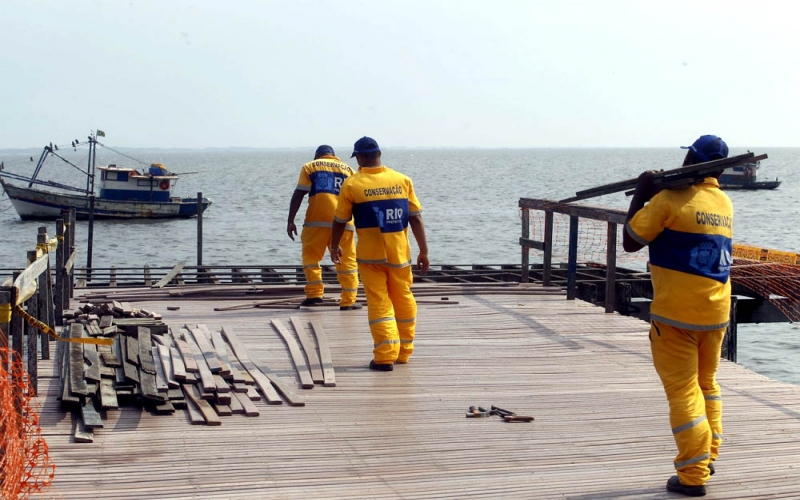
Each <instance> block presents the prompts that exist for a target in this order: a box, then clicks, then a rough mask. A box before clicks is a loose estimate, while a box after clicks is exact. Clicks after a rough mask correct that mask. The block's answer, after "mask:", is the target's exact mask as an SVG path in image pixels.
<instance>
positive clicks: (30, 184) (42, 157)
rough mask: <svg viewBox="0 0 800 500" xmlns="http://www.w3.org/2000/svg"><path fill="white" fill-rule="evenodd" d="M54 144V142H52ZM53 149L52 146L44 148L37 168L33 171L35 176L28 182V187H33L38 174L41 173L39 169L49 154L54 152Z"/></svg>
mask: <svg viewBox="0 0 800 500" xmlns="http://www.w3.org/2000/svg"><path fill="white" fill-rule="evenodd" d="M50 144H52V143H50ZM52 152H53V150H52V149H50V146H45V147H44V150H42V156H40V157H39V163H37V164H36V170H34V171H33V177H31V181H30V182H29V183H28V189H30V188H32V187H33V181H35V180H36V176H37V175H39V171H40V170H41V169H42V166H43V165H44V161H45V160H46V159H47V155H48V154H50V153H52Z"/></svg>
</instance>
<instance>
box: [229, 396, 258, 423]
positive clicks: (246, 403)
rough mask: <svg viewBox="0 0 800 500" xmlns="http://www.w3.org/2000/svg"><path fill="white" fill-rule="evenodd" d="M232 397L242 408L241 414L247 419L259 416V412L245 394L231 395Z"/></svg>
mask: <svg viewBox="0 0 800 500" xmlns="http://www.w3.org/2000/svg"><path fill="white" fill-rule="evenodd" d="M233 397H234V398H235V399H236V400H237V401H238V402H239V406H240V407H241V408H242V412H243V413H244V414H245V416H247V417H257V416H259V415H261V412H260V411H258V408H256V405H254V404H253V402H252V401H251V400H250V398H248V397H247V394H240V393H238V392H234V393H233Z"/></svg>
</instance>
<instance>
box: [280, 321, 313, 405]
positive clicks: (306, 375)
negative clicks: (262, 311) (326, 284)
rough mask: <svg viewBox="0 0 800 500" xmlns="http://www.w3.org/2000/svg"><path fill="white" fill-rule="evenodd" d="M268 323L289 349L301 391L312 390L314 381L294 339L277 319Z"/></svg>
mask: <svg viewBox="0 0 800 500" xmlns="http://www.w3.org/2000/svg"><path fill="white" fill-rule="evenodd" d="M270 323H271V324H272V327H273V328H274V329H275V331H277V332H278V334H279V335H280V336H281V338H283V341H284V342H285V343H286V347H288V348H289V354H290V355H291V358H292V362H293V363H294V367H295V369H296V370H297V375H298V377H300V387H302V388H303V389H313V388H314V380H313V379H312V378H311V372H310V371H309V369H308V364H307V363H306V358H305V356H304V355H303V352H302V351H301V350H300V346H298V345H297V342H296V341H295V340H294V337H293V336H292V334H291V333H289V332H288V331H287V330H286V327H285V326H283V323H281V322H280V321H279V320H277V319H272V320H270Z"/></svg>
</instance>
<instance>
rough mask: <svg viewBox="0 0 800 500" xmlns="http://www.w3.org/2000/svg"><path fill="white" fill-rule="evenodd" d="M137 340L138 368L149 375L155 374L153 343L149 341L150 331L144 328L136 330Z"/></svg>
mask: <svg viewBox="0 0 800 500" xmlns="http://www.w3.org/2000/svg"><path fill="white" fill-rule="evenodd" d="M137 331H138V340H139V367H140V368H141V369H142V371H145V372H147V373H149V374H151V375H155V374H156V362H155V359H153V349H152V345H153V342H152V341H151V340H150V329H149V328H147V327H144V326H140V327H138V328H137Z"/></svg>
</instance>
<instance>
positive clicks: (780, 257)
mask: <svg viewBox="0 0 800 500" xmlns="http://www.w3.org/2000/svg"><path fill="white" fill-rule="evenodd" d="M569 219H570V218H569V215H566V214H560V213H554V214H553V241H552V245H551V247H552V259H553V260H552V261H553V262H567V260H568V258H569ZM530 230H531V236H530V237H531V239H533V240H537V241H544V239H545V237H544V234H545V233H544V212H543V211H541V210H533V211H531V228H530ZM623 230H624V227H623V226H622V225H617V265H618V266H621V267H625V266H630V267H632V268H634V269H635V270H644V269H645V268H646V265H647V261H648V254H647V252H646V251H643V250H642V251H639V252H634V253H628V252H625V251H624V250H623V248H622V231H623ZM607 233H608V223H607V222H605V221H598V220H592V219H585V218H581V219H580V222H579V225H578V262H580V263H595V264H601V265H605V263H606V246H607V245H606V243H607ZM537 253H538V252H535V251H534V252H532V256H535V255H536V254H537ZM539 255H541V254H540V253H539ZM733 257H734V259H733V265H732V266H731V282H732V283H734V284H739V285H742V286H744V287H745V288H747V289H748V290H751V291H753V292H755V293H757V294H758V295H760V296H762V297H764V298H765V299H767V300H769V302H770V303H772V304H773V305H774V306H775V307H776V308H778V310H780V311H781V312H782V313H783V314H785V315H786V317H787V318H788V319H789V320H790V321H800V254H797V253H794V252H785V251H781V250H775V249H770V248H762V247H758V246H752V245H744V244H741V243H735V244H734V245H733Z"/></svg>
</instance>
